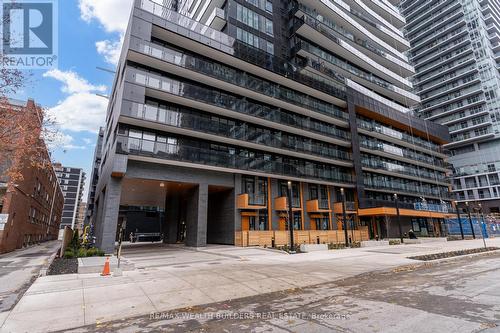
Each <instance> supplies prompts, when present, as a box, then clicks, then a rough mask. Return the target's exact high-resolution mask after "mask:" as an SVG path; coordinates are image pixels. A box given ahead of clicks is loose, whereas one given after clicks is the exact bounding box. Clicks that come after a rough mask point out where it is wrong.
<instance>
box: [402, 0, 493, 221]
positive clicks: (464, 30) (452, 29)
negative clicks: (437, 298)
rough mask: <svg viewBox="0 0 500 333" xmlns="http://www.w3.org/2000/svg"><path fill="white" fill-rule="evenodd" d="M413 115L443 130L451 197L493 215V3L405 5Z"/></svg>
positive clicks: (421, 0)
mask: <svg viewBox="0 0 500 333" xmlns="http://www.w3.org/2000/svg"><path fill="white" fill-rule="evenodd" d="M400 7H401V13H402V14H403V15H404V17H405V19H406V25H405V27H404V30H405V35H406V37H407V38H408V39H409V41H410V43H411V46H412V47H411V49H410V51H409V53H408V55H409V57H410V60H411V63H412V64H413V65H414V66H415V71H416V73H415V76H414V78H413V80H412V82H413V85H414V88H415V92H416V93H418V94H419V96H420V97H421V99H422V100H421V106H419V107H418V109H417V110H418V112H419V114H420V115H421V116H422V117H423V118H425V119H428V120H432V121H434V122H436V123H439V124H443V125H446V126H448V128H449V131H450V135H451V140H452V142H451V143H449V144H447V145H446V146H445V147H446V148H447V149H448V150H449V151H450V154H451V156H452V157H451V158H450V160H449V162H450V163H452V164H453V169H454V177H453V192H454V197H455V198H456V199H457V200H458V201H462V202H463V201H478V202H481V203H482V207H483V210H484V212H485V213H499V209H500V178H499V177H500V89H499V87H500V74H499V72H498V70H499V68H500V65H499V61H500V35H499V32H500V30H499V28H500V2H499V1H498V0H489V1H488V0H467V1H466V0H455V1H438V0H411V1H410V0H405V1H401V2H400Z"/></svg>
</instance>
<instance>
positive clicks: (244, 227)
mask: <svg viewBox="0 0 500 333" xmlns="http://www.w3.org/2000/svg"><path fill="white" fill-rule="evenodd" d="M248 229H250V223H249V221H248V216H242V217H241V230H242V231H248Z"/></svg>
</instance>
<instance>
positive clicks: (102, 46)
mask: <svg viewBox="0 0 500 333" xmlns="http://www.w3.org/2000/svg"><path fill="white" fill-rule="evenodd" d="M122 44H123V35H122V37H120V40H117V41H111V40H101V41H98V42H96V43H95V46H96V49H97V53H99V54H100V55H102V56H103V57H104V59H105V60H106V62H107V63H109V64H112V65H115V66H116V65H117V64H118V61H119V60H120V52H121V49H122Z"/></svg>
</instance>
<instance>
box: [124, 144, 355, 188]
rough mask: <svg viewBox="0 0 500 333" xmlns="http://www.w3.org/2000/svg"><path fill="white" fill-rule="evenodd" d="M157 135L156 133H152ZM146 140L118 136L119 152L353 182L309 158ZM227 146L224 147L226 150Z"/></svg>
mask: <svg viewBox="0 0 500 333" xmlns="http://www.w3.org/2000/svg"><path fill="white" fill-rule="evenodd" d="M153 137H154V135H153ZM164 141H165V142H159V141H153V140H145V139H139V138H134V137H127V136H123V135H118V136H117V146H116V152H117V153H119V154H132V155H139V156H146V157H153V158H159V159H166V160H174V161H179V162H188V163H194V164H198V165H210V166H215V167H220V168H228V169H234V170H247V171H253V172H261V173H266V174H276V175H282V176H288V177H297V178H303V179H311V178H312V179H318V180H324V181H330V182H339V183H343V184H350V183H352V181H353V179H352V175H351V174H350V173H349V172H347V171H342V170H340V169H339V168H336V167H333V166H330V165H324V164H318V163H314V162H307V161H297V163H286V162H282V161H278V160H273V158H272V156H270V155H264V156H263V157H256V156H253V157H251V155H253V154H251V153H250V152H249V151H246V150H243V149H235V148H232V147H224V146H222V145H218V146H217V148H220V149H219V150H215V149H211V148H208V147H206V148H202V147H195V146H191V145H187V144H177V143H169V141H168V140H164ZM223 149H224V150H223Z"/></svg>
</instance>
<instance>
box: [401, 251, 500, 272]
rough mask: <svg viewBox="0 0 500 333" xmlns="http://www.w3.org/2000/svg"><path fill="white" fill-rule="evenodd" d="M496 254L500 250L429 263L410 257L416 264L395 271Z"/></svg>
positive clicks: (428, 261) (403, 266)
mask: <svg viewBox="0 0 500 333" xmlns="http://www.w3.org/2000/svg"><path fill="white" fill-rule="evenodd" d="M494 254H500V249H499V250H493V251H486V252H479V253H471V254H465V255H461V256H454V257H449V258H440V259H434V260H427V261H424V260H417V259H410V258H408V257H406V258H407V259H410V260H415V261H416V262H415V264H409V265H402V266H398V267H395V268H394V269H393V270H398V269H401V270H403V269H405V268H409V269H410V268H412V269H413V268H421V267H431V266H434V265H439V264H445V263H448V262H454V261H458V260H461V259H471V258H474V257H479V256H490V255H494Z"/></svg>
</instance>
